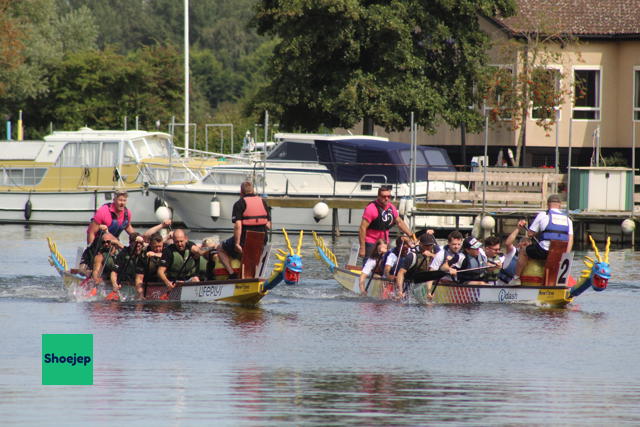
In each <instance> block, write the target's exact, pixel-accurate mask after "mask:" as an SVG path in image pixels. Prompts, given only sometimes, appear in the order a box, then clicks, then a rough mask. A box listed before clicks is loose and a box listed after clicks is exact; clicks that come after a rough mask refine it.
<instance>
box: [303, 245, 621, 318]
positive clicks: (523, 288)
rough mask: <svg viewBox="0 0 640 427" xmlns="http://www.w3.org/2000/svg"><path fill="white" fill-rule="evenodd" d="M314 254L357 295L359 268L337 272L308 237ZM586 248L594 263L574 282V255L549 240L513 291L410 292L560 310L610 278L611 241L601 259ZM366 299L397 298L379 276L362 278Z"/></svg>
mask: <svg viewBox="0 0 640 427" xmlns="http://www.w3.org/2000/svg"><path fill="white" fill-rule="evenodd" d="M313 239H314V243H315V247H316V250H315V255H316V257H317V258H319V259H320V260H321V261H323V262H324V263H325V264H326V265H327V266H328V267H329V270H330V271H331V274H332V275H333V278H334V279H335V280H336V281H337V282H338V283H339V284H340V285H342V286H343V287H344V288H346V289H348V290H349V291H351V292H353V293H355V294H358V295H361V291H360V285H359V279H360V274H361V269H360V268H359V267H356V266H352V265H345V266H344V267H340V266H339V265H338V261H337V259H336V256H335V254H334V253H333V252H332V251H331V249H329V248H328V247H327V246H326V244H325V242H324V239H322V237H319V236H318V235H316V234H315V233H313ZM589 240H590V241H591V246H592V248H593V250H594V252H595V256H596V259H593V258H590V257H588V256H585V257H584V260H583V262H584V264H585V266H586V269H584V270H582V274H581V276H580V278H579V280H578V281H577V282H576V281H575V280H573V279H572V278H571V277H570V275H569V271H570V269H571V263H572V260H573V253H565V252H564V249H566V242H557V241H553V242H552V245H551V248H550V253H549V257H548V259H547V262H546V263H544V262H543V261H536V260H530V261H529V265H528V266H527V268H526V269H525V271H524V272H523V275H522V276H521V283H522V284H521V285H518V286H491V285H463V284H459V283H442V282H440V283H438V284H437V285H434V287H433V289H432V294H431V295H429V294H428V293H427V286H426V284H425V283H409V291H408V292H406V295H408V294H412V295H413V296H414V298H415V299H416V300H417V301H418V302H420V303H424V304H432V303H436V304H474V303H524V304H536V305H541V306H549V307H564V306H566V305H567V304H569V303H571V302H572V301H573V299H574V298H576V297H577V296H579V295H580V294H582V293H583V292H584V291H586V290H587V289H589V288H592V289H593V290H594V291H602V290H604V289H605V288H606V287H607V285H608V282H609V279H610V278H611V269H610V266H609V248H610V245H611V239H610V238H607V242H606V248H605V252H604V256H601V254H600V252H599V251H598V248H597V246H596V244H595V242H594V240H593V238H592V237H591V236H589ZM367 282H368V288H367V293H366V295H367V296H368V297H371V298H375V299H383V300H385V299H397V298H396V293H395V286H394V283H393V282H392V281H389V280H387V279H386V278H384V277H373V278H369V279H367Z"/></svg>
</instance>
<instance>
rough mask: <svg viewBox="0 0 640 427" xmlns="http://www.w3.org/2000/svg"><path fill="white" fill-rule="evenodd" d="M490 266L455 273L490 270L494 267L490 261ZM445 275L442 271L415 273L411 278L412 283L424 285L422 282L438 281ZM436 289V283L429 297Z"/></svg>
mask: <svg viewBox="0 0 640 427" xmlns="http://www.w3.org/2000/svg"><path fill="white" fill-rule="evenodd" d="M489 262H490V263H491V264H493V265H485V266H482V267H475V268H467V269H465V270H458V271H457V273H465V272H467V271H476V270H484V269H486V268H491V267H494V266H495V264H494V263H493V262H491V261H489ZM447 274H449V273H448V272H446V271H442V270H436V271H419V272H417V273H416V274H415V275H414V277H413V282H414V283H424V282H429V281H431V280H438V279H441V278H443V277H444V276H446V275H447ZM437 287H438V282H436V283H434V284H433V288H431V295H433V294H434V293H435V292H436V288H437Z"/></svg>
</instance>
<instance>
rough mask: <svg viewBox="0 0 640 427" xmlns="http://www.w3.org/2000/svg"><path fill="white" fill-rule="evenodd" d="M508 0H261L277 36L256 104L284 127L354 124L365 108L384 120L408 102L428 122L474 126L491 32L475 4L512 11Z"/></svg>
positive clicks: (401, 121) (396, 122) (398, 124)
mask: <svg viewBox="0 0 640 427" xmlns="http://www.w3.org/2000/svg"><path fill="white" fill-rule="evenodd" d="M513 7H514V6H513V3H512V2H511V1H510V0H495V1H492V0H482V1H477V0H475V1H474V0H459V1H455V2H454V1H450V0H436V1H431V2H428V3H427V2H423V1H418V0H391V1H357V0H333V1H313V2H312V1H302V0H300V1H284V0H280V1H278V0H261V1H260V2H259V4H258V13H257V16H256V19H255V25H256V27H257V28H258V31H259V32H260V33H261V34H268V35H271V36H277V37H278V38H279V39H280V41H279V43H278V44H277V46H276V48H275V51H274V56H273V60H272V66H271V69H270V70H271V72H270V75H269V77H270V81H269V84H268V85H267V86H266V87H264V88H263V89H262V90H260V91H259V92H258V94H257V96H256V97H255V99H254V109H255V110H256V111H260V110H262V109H268V110H269V111H270V112H273V113H275V114H277V115H278V116H279V118H280V121H281V124H282V125H283V127H285V128H287V129H292V128H301V129H303V130H315V129H317V128H318V127H319V126H321V125H325V126H328V127H347V128H349V127H351V126H353V125H354V124H355V123H356V122H358V121H359V120H361V119H362V118H369V119H372V120H373V121H374V122H375V123H377V124H380V125H383V126H384V127H385V128H387V129H388V130H401V129H404V128H405V127H407V125H408V121H409V115H410V112H411V111H413V112H415V113H416V115H417V121H418V123H419V124H420V125H422V126H424V127H425V129H427V130H429V131H434V130H435V126H436V125H437V124H438V122H439V121H441V120H444V121H445V122H447V123H449V124H450V125H452V126H457V125H458V124H459V123H460V122H461V121H465V122H466V123H467V124H468V128H469V129H471V130H473V129H477V128H478V126H479V123H480V117H479V116H478V114H477V113H476V112H475V111H473V110H470V109H469V108H468V106H469V105H472V104H473V103H474V100H475V96H474V93H473V89H472V88H473V83H474V82H475V81H477V80H478V79H477V77H478V73H479V71H480V67H481V65H482V64H483V63H484V62H485V54H484V52H485V50H486V48H487V42H488V40H487V36H486V35H485V34H484V33H482V32H481V31H480V29H479V24H478V13H485V14H487V15H491V16H493V15H495V14H496V13H498V12H499V13H501V14H503V15H508V14H510V13H512V12H513Z"/></svg>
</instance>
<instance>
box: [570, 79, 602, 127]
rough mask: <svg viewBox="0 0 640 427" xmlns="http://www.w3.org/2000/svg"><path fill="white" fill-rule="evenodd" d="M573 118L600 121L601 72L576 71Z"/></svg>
mask: <svg viewBox="0 0 640 427" xmlns="http://www.w3.org/2000/svg"><path fill="white" fill-rule="evenodd" d="M573 73H574V74H573V77H574V82H575V84H574V96H575V105H574V106H573V118H574V119H582V120H600V70H574V72H573Z"/></svg>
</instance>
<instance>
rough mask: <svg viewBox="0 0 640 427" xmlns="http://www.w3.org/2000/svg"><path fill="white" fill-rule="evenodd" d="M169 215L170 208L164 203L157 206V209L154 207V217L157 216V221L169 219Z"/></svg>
mask: <svg viewBox="0 0 640 427" xmlns="http://www.w3.org/2000/svg"><path fill="white" fill-rule="evenodd" d="M171 216H172V214H171V209H169V208H168V207H166V206H164V205H162V206H158V209H156V218H158V221H160V222H162V221H164V220H167V219H171Z"/></svg>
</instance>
